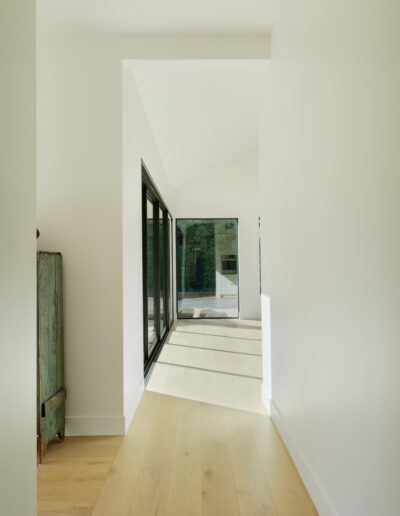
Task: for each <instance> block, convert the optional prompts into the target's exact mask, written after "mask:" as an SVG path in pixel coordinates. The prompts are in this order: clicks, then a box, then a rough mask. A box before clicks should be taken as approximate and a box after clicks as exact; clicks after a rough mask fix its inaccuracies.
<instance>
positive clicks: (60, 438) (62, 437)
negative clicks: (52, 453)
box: [57, 432, 65, 443]
mask: <svg viewBox="0 0 400 516" xmlns="http://www.w3.org/2000/svg"><path fill="white" fill-rule="evenodd" d="M57 439H58V442H60V443H63V442H64V441H65V435H64V432H58V433H57Z"/></svg>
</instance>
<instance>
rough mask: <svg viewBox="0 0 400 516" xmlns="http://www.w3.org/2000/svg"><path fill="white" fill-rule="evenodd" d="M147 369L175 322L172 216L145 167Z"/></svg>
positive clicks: (143, 171)
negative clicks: (172, 270) (172, 271)
mask: <svg viewBox="0 0 400 516" xmlns="http://www.w3.org/2000/svg"><path fill="white" fill-rule="evenodd" d="M142 217H143V225H142V228H143V315H144V335H143V341H144V369H145V374H147V372H148V371H149V369H150V367H151V365H152V363H153V362H154V360H155V359H156V358H157V356H158V354H159V352H160V350H161V347H162V344H163V342H164V340H165V338H166V335H167V333H168V330H169V328H170V327H171V324H172V322H173V318H174V317H173V306H172V292H171V285H172V278H171V263H172V253H171V230H170V225H171V224H172V217H171V215H170V214H169V212H168V209H167V207H166V205H165V204H164V202H163V200H162V198H161V196H160V194H159V193H158V191H157V188H156V187H155V185H154V183H153V182H152V180H151V178H150V175H149V173H148V171H147V169H146V168H145V166H144V165H142Z"/></svg>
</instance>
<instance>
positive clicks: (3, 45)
mask: <svg viewBox="0 0 400 516" xmlns="http://www.w3.org/2000/svg"><path fill="white" fill-rule="evenodd" d="M35 22H36V13H35V2H34V1H32V0H23V1H20V2H15V0H4V1H3V2H2V3H1V6H0V76H1V82H0V113H1V116H0V142H1V143H0V242H1V244H0V413H1V416H0V418H1V422H0V442H1V460H0V486H1V487H0V514H4V515H7V516H21V515H24V516H31V515H32V516H33V515H35V514H36V256H35V251H36V241H35V239H36V237H35V219H36V214H35ZM21 493H22V494H21Z"/></svg>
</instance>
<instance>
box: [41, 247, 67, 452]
mask: <svg viewBox="0 0 400 516" xmlns="http://www.w3.org/2000/svg"><path fill="white" fill-rule="evenodd" d="M37 280H38V281H37V318H38V327H37V353H38V376H37V378H38V385H37V392H38V407H37V410H38V436H39V447H40V462H42V460H43V454H44V450H45V448H46V446H47V444H48V443H49V441H51V440H52V439H54V438H56V437H58V438H59V439H63V438H64V433H65V397H66V391H65V387H64V331H63V285H62V257H61V254H59V253H46V252H39V253H38V255H37Z"/></svg>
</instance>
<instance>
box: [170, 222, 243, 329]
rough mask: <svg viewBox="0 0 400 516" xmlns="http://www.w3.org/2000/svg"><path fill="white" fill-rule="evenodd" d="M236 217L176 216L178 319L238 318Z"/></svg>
mask: <svg viewBox="0 0 400 516" xmlns="http://www.w3.org/2000/svg"><path fill="white" fill-rule="evenodd" d="M238 223H239V221H238V219H205V218H204V219H176V282H177V289H176V290H177V292H176V293H177V313H178V319H191V318H195V319H197V318H202V319H236V318H238V317H239V252H238V249H239V246H238Z"/></svg>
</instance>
